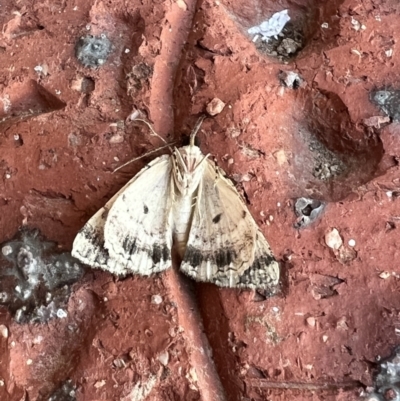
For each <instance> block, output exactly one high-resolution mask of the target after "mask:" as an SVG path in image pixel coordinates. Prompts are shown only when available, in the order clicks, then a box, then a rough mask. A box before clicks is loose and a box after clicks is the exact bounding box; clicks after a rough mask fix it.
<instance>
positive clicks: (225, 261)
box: [215, 249, 236, 267]
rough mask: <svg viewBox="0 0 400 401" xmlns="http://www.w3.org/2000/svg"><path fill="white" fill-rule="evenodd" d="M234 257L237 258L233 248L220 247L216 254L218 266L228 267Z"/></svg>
mask: <svg viewBox="0 0 400 401" xmlns="http://www.w3.org/2000/svg"><path fill="white" fill-rule="evenodd" d="M234 259H236V252H235V251H234V250H233V249H220V250H219V251H218V252H217V253H216V255H215V262H216V264H217V266H218V267H227V266H229V265H230V264H231V263H232V262H233V260H234Z"/></svg>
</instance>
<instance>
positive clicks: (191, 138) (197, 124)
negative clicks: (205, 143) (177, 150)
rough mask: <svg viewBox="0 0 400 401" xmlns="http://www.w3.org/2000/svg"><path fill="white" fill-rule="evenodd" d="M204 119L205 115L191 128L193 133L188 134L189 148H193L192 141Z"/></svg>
mask: <svg viewBox="0 0 400 401" xmlns="http://www.w3.org/2000/svg"><path fill="white" fill-rule="evenodd" d="M205 118H206V115H202V116H201V117H200V118H199V119H198V120H197V122H196V125H195V126H194V128H193V131H192V132H191V134H190V146H195V145H194V139H195V138H196V134H197V132H198V131H199V129H200V127H201V124H202V123H203V121H204V119H205Z"/></svg>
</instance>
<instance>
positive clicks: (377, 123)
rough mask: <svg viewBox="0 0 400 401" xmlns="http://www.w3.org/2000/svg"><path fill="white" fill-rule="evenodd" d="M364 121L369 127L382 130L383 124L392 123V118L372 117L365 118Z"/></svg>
mask: <svg viewBox="0 0 400 401" xmlns="http://www.w3.org/2000/svg"><path fill="white" fill-rule="evenodd" d="M362 121H363V124H364V125H366V126H367V127H374V128H381V124H386V123H390V117H388V116H385V117H382V116H372V117H368V118H364V119H363V120H362Z"/></svg>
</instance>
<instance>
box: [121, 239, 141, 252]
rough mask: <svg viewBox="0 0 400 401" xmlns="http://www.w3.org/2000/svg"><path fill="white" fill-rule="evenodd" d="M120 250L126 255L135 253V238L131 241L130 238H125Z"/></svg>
mask: <svg viewBox="0 0 400 401" xmlns="http://www.w3.org/2000/svg"><path fill="white" fill-rule="evenodd" d="M122 248H124V251H125V252H126V253H127V254H128V255H133V254H134V253H135V252H136V251H137V246H136V238H134V239H133V241H132V240H131V238H129V237H125V238H124V240H123V241H122Z"/></svg>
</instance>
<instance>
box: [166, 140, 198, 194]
mask: <svg viewBox="0 0 400 401" xmlns="http://www.w3.org/2000/svg"><path fill="white" fill-rule="evenodd" d="M173 156H174V157H173V164H174V170H173V174H174V181H175V184H176V187H177V188H178V190H179V192H180V193H181V194H182V195H183V196H188V195H192V194H193V193H194V192H195V191H196V190H197V188H198V186H199V183H200V179H201V177H202V176H203V173H204V168H205V164H204V158H205V156H204V155H203V153H202V152H201V150H200V148H198V147H197V146H183V147H182V148H179V149H175V151H174V155H173Z"/></svg>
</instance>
